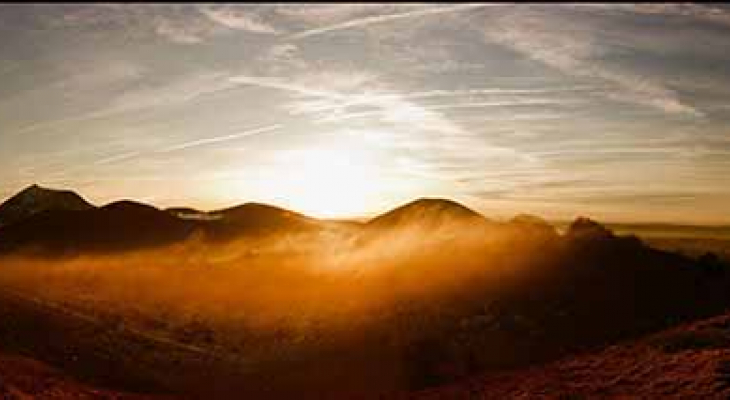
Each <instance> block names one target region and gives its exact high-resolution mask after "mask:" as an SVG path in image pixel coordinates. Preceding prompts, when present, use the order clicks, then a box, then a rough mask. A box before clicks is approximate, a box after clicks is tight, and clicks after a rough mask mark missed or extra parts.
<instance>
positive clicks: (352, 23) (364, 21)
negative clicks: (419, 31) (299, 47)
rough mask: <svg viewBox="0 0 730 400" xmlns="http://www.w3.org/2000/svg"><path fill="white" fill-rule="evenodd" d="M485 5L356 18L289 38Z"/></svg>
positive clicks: (437, 8) (301, 37) (456, 6)
mask: <svg viewBox="0 0 730 400" xmlns="http://www.w3.org/2000/svg"><path fill="white" fill-rule="evenodd" d="M487 6H488V5H487V4H460V5H455V6H444V7H434V8H428V9H426V10H416V11H408V12H403V13H398V14H386V15H375V16H370V17H364V18H357V19H352V20H349V21H345V22H341V23H337V24H333V25H328V26H323V27H319V28H314V29H308V30H305V31H302V32H299V33H295V34H293V35H291V36H289V38H290V39H292V40H298V39H304V38H307V37H312V36H317V35H322V34H325V33H330V32H336V31H343V30H348V29H353V28H362V27H365V26H369V25H374V24H382V23H385V22H391V21H397V20H401V19H407V18H415V17H422V16H427V15H437V14H444V13H453V12H458V11H465V10H469V9H474V8H482V7H487Z"/></svg>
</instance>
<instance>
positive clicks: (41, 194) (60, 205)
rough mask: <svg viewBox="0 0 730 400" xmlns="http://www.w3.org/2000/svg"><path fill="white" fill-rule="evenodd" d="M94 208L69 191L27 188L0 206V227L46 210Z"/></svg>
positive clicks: (36, 187)
mask: <svg viewBox="0 0 730 400" xmlns="http://www.w3.org/2000/svg"><path fill="white" fill-rule="evenodd" d="M92 208H94V206H93V205H91V204H89V203H88V202H87V201H86V200H84V199H83V198H82V197H81V196H79V195H78V194H76V193H74V192H72V191H69V190H54V189H47V188H43V187H40V186H38V185H32V186H29V187H27V188H25V189H23V190H22V191H20V192H19V193H18V194H16V195H15V196H13V197H11V198H10V199H8V200H7V201H5V202H4V203H2V204H1V205H0V227H1V226H6V225H10V224H13V223H15V222H18V221H21V220H23V219H25V218H28V217H30V216H32V215H34V214H37V213H39V212H43V211H48V210H71V211H81V210H90V209H92Z"/></svg>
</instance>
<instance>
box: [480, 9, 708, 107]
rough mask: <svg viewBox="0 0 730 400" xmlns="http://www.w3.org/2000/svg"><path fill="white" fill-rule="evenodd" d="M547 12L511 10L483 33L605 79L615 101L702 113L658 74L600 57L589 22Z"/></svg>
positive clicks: (574, 72) (568, 70)
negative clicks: (571, 21) (570, 20)
mask: <svg viewBox="0 0 730 400" xmlns="http://www.w3.org/2000/svg"><path fill="white" fill-rule="evenodd" d="M561 21H562V20H554V19H553V20H551V18H550V16H549V15H547V14H529V13H513V14H507V15H504V16H502V17H500V18H498V19H497V20H496V21H493V22H492V23H490V25H489V26H486V27H485V29H484V35H485V38H486V39H487V40H488V41H490V42H495V43H499V44H501V45H504V46H506V47H508V48H511V49H513V50H515V51H517V52H519V53H522V54H524V55H525V56H527V57H530V58H532V59H534V60H537V61H539V62H542V63H544V64H545V65H548V66H550V67H552V68H555V69H557V70H559V71H561V72H562V73H565V74H567V75H570V76H577V77H587V78H593V79H598V80H600V81H604V82H609V83H612V84H614V85H615V88H616V90H614V91H609V92H607V93H606V95H607V96H608V97H610V98H613V99H615V100H619V101H628V102H632V103H636V104H642V105H646V106H650V107H653V108H656V109H659V110H662V111H665V112H667V113H676V114H688V115H693V116H702V115H703V114H702V112H701V111H699V110H697V109H695V108H694V107H692V106H691V105H689V104H686V103H685V102H683V101H682V100H681V99H680V98H679V96H678V94H677V93H676V92H675V91H674V90H672V89H671V88H669V87H667V86H665V85H663V84H662V83H661V82H659V81H658V80H656V79H653V78H651V77H648V76H644V75H641V74H638V73H636V72H633V71H630V70H628V69H626V68H619V67H616V66H610V65H608V64H606V63H605V62H603V61H601V56H602V54H603V53H604V49H603V48H602V46H603V44H602V43H601V41H600V38H598V37H596V33H595V32H593V31H592V30H591V29H590V27H588V26H583V25H580V24H572V25H565V24H564V23H562V22H561Z"/></svg>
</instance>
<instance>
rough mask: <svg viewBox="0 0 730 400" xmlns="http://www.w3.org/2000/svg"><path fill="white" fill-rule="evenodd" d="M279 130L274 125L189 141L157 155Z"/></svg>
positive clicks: (162, 150) (168, 148)
mask: <svg viewBox="0 0 730 400" xmlns="http://www.w3.org/2000/svg"><path fill="white" fill-rule="evenodd" d="M279 128H281V125H279V124H275V125H269V126H264V127H261V128H255V129H250V130H246V131H243V132H239V133H234V134H231V135H223V136H216V137H211V138H205V139H199V140H191V141H188V142H184V143H179V144H176V145H173V146H169V147H165V148H163V149H160V150H159V151H158V152H159V153H169V152H171V151H177V150H183V149H189V148H191V147H198V146H204V145H208V144H212V143H220V142H227V141H231V140H235V139H240V138H244V137H249V136H256V135H260V134H263V133H266V132H271V131H274V130H276V129H279Z"/></svg>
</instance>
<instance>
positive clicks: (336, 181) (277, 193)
mask: <svg viewBox="0 0 730 400" xmlns="http://www.w3.org/2000/svg"><path fill="white" fill-rule="evenodd" d="M379 160H380V158H379V157H378V154H377V151H376V150H375V149H374V148H373V147H368V146H364V145H363V143H361V142H356V143H353V142H351V141H347V142H345V141H339V142H332V143H319V144H317V145H316V146H315V145H312V146H310V147H304V148H299V149H294V150H288V151H281V152H278V153H277V154H276V155H275V156H274V158H273V160H271V162H270V163H267V165H265V166H264V167H262V168H260V169H259V170H258V172H257V174H256V175H257V176H256V177H255V179H247V180H246V182H243V184H245V186H246V187H245V189H246V191H247V192H251V191H253V192H254V193H256V194H257V197H258V198H262V199H266V200H267V201H268V202H270V203H272V204H276V205H279V206H283V207H287V208H290V209H292V210H295V211H298V212H302V213H304V214H307V215H310V216H313V217H320V218H331V217H344V216H353V215H360V214H362V213H363V212H364V211H367V210H370V209H372V207H373V205H374V204H375V202H377V201H378V200H379V199H378V196H379V192H382V190H383V189H384V187H385V186H387V182H386V181H385V180H384V179H383V177H382V176H381V174H380V173H379V171H380V170H381V168H380V167H379V164H378V163H379Z"/></svg>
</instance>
